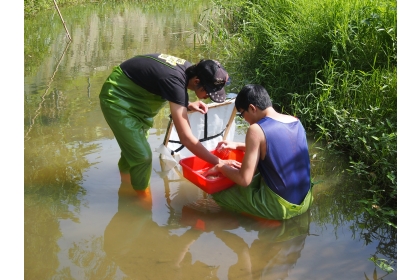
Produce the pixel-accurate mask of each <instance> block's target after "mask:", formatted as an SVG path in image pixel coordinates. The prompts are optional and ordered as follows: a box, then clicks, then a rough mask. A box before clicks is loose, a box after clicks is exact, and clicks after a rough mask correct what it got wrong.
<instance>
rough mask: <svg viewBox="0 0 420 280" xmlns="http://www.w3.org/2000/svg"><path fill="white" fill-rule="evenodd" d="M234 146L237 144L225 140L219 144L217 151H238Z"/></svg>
mask: <svg viewBox="0 0 420 280" xmlns="http://www.w3.org/2000/svg"><path fill="white" fill-rule="evenodd" d="M234 144H235V143H234V142H232V141H228V140H223V141H220V142H219V143H217V146H216V150H217V151H221V150H223V149H231V150H234V149H236V146H235V145H234Z"/></svg>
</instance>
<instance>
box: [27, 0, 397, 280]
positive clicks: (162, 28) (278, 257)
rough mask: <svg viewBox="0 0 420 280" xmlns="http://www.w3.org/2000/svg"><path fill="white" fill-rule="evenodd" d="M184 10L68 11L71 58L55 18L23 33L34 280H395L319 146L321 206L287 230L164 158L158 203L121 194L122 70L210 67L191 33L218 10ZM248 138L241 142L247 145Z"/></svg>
mask: <svg viewBox="0 0 420 280" xmlns="http://www.w3.org/2000/svg"><path fill="white" fill-rule="evenodd" d="M181 3H182V5H177V6H176V7H175V5H174V7H171V8H169V9H168V8H164V7H156V6H155V7H153V6H147V5H146V6H141V5H129V4H125V5H118V6H111V5H110V4H106V3H105V4H99V3H97V4H91V5H85V6H83V7H82V6H78V7H72V8H68V9H62V10H61V12H62V15H63V17H64V18H65V20H66V24H67V27H68V29H69V30H70V32H71V37H72V42H71V43H69V44H68V43H67V41H68V40H67V38H66V34H65V29H64V27H63V25H62V23H61V21H60V18H59V16H58V14H57V13H56V12H54V11H49V12H46V13H43V14H40V15H39V16H37V17H36V18H35V19H33V20H27V21H25V85H24V91H25V92H24V113H25V116H24V117H25V119H24V121H25V125H24V133H25V134H24V135H25V141H24V144H25V151H24V155H25V159H24V168H25V169H24V176H25V177H24V179H25V182H24V183H25V199H24V211H25V212H24V214H25V236H24V240H25V241H24V249H25V255H24V261H25V263H24V271H25V279H366V278H365V277H367V279H374V273H377V275H378V278H379V277H381V276H383V275H385V274H386V273H385V272H383V271H381V270H380V269H376V271H375V265H374V264H373V262H371V261H369V260H368V259H369V258H370V257H371V256H372V255H377V256H378V257H380V258H385V259H387V260H389V261H395V262H396V239H395V238H394V236H393V235H390V233H388V232H387V231H386V230H382V229H381V227H379V228H376V229H375V230H370V228H369V227H368V226H367V225H368V223H367V222H366V221H367V219H366V218H365V217H364V216H363V215H362V214H361V211H360V209H359V206H358V205H357V203H355V200H357V199H359V198H360V197H359V196H358V194H357V187H356V186H355V184H354V183H353V181H352V180H351V178H349V177H348V176H346V175H345V172H344V170H345V165H344V164H342V161H341V159H340V157H337V156H332V155H329V154H327V153H326V152H323V149H324V148H325V147H323V146H322V145H321V144H318V143H317V144H314V141H313V139H312V138H308V141H309V143H310V144H311V145H310V154H311V158H312V163H311V164H312V176H313V179H314V181H315V182H318V183H317V184H316V185H315V187H314V191H315V202H314V205H313V207H311V209H310V211H308V212H307V213H306V214H304V215H302V216H299V217H296V218H293V219H291V220H287V221H277V222H270V223H268V222H266V221H259V220H255V219H251V218H248V217H245V216H241V215H235V214H233V213H229V212H224V211H221V210H220V209H219V208H218V207H217V205H214V204H212V203H211V200H208V199H207V195H206V194H205V193H204V192H203V191H201V190H200V189H199V188H198V187H196V186H195V185H193V184H192V183H191V182H189V181H187V180H185V179H184V178H183V176H182V169H181V168H180V167H179V166H176V167H175V168H173V169H171V170H169V171H167V170H166V167H165V163H164V162H163V161H161V160H160V159H159V157H158V154H157V153H154V158H153V170H154V171H153V174H152V179H151V183H150V190H151V196H150V200H147V199H146V200H144V199H143V200H140V199H139V198H137V197H136V195H135V194H134V192H133V190H132V189H131V187H130V186H128V185H126V184H124V183H121V178H120V175H119V172H118V168H117V161H118V159H119V153H120V150H119V147H118V145H117V143H116V141H115V138H114V137H113V135H112V132H111V131H110V129H109V127H108V126H107V124H106V122H105V120H104V119H103V116H102V113H101V111H100V108H99V103H98V94H99V91H100V88H101V86H102V83H103V82H104V80H105V79H106V77H107V76H108V75H109V73H110V72H111V69H112V67H113V66H115V65H117V64H119V63H120V62H122V61H123V60H125V59H127V58H130V57H132V56H134V55H136V54H142V53H150V52H166V53H169V54H172V55H176V56H179V57H183V58H186V59H187V60H189V61H192V62H196V61H197V60H199V59H200V58H201V57H202V56H203V53H202V51H201V50H200V48H199V45H198V40H197V38H195V39H194V36H193V31H199V30H198V28H199V25H198V24H197V23H198V22H199V21H200V15H201V14H202V12H203V11H204V9H205V5H204V3H206V1H184V2H182V1H181ZM174 12H175V13H176V17H174V16H173V15H174ZM236 86H240V85H236ZM168 112H169V110H168V108H164V109H163V110H162V111H161V112H160V114H159V115H158V117H157V118H156V120H155V126H154V128H153V129H151V131H150V138H149V142H150V144H151V146H152V150H154V149H155V148H156V147H158V146H159V145H160V144H161V143H162V142H163V138H164V136H165V132H166V128H167V124H168V115H169V113H168ZM238 122H239V120H238ZM241 131H243V130H241V129H237V135H236V136H235V138H236V139H237V140H243V139H244V134H243V132H241ZM150 206H151V207H150ZM363 225H365V226H366V227H367V228H364V227H363ZM372 227H373V226H372ZM394 239H395V240H394ZM367 240H370V242H368V241H367ZM394 267H395V268H396V265H394ZM396 275H397V273H396V272H394V273H392V274H390V275H387V276H386V279H396V277H397V276H396Z"/></svg>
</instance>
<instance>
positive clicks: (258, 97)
mask: <svg viewBox="0 0 420 280" xmlns="http://www.w3.org/2000/svg"><path fill="white" fill-rule="evenodd" d="M250 104H252V105H254V106H256V107H258V109H260V110H265V109H266V108H268V107H271V106H273V104H272V103H271V99H270V95H269V94H268V92H267V90H266V89H265V88H264V87H263V86H261V85H257V84H249V85H246V86H244V87H243V88H242V89H241V91H240V92H239V93H238V95H237V96H236V100H235V107H236V110H238V111H239V109H243V110H248V107H249V105H250Z"/></svg>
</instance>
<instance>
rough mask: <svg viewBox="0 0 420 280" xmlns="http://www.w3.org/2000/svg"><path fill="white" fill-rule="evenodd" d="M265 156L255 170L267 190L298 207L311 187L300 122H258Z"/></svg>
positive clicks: (265, 120)
mask: <svg viewBox="0 0 420 280" xmlns="http://www.w3.org/2000/svg"><path fill="white" fill-rule="evenodd" d="M258 125H259V126H260V127H261V129H262V130H263V132H264V134H265V139H266V142H267V153H266V156H265V158H264V160H260V161H259V162H258V170H259V171H260V173H261V176H262V177H263V178H264V180H265V182H266V184H267V186H268V187H269V188H270V189H271V190H272V191H273V192H275V193H276V194H278V195H279V196H281V197H282V198H284V199H286V200H287V201H288V202H291V203H293V204H298V205H299V204H300V203H301V202H302V201H303V199H304V198H305V196H306V194H307V193H308V191H309V188H310V186H311V182H310V161H309V151H308V143H307V141H306V132H305V129H304V128H303V126H302V124H301V122H300V121H299V120H296V121H295V122H292V123H282V122H279V121H276V120H274V119H272V118H269V117H265V118H263V119H261V120H260V121H259V122H258Z"/></svg>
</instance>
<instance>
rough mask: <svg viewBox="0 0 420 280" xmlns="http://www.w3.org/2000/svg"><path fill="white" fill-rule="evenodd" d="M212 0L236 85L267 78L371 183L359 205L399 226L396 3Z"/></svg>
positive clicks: (291, 109)
mask: <svg viewBox="0 0 420 280" xmlns="http://www.w3.org/2000/svg"><path fill="white" fill-rule="evenodd" d="M214 3H215V8H214V12H213V13H212V14H213V15H217V16H216V17H214V18H211V19H208V21H207V25H206V27H207V32H208V34H211V36H209V35H206V36H207V38H208V39H209V40H208V41H207V43H208V44H210V46H211V48H217V49H218V50H219V52H218V54H219V55H220V56H221V57H223V58H221V59H224V60H226V61H229V64H228V66H227V67H228V69H229V73H230V75H231V76H232V81H233V83H232V86H231V87H232V88H235V89H237V90H239V89H240V88H241V87H242V86H243V85H245V84H247V83H258V84H262V85H263V86H264V87H265V88H267V90H268V91H269V93H270V94H271V97H272V99H273V103H274V104H275V105H276V108H277V109H278V110H280V111H282V112H284V113H288V114H292V115H296V116H298V117H299V119H300V120H301V121H302V122H303V123H304V125H305V127H306V128H307V130H308V131H310V132H311V133H314V135H315V139H317V140H321V139H322V140H325V141H326V143H327V146H328V148H330V149H335V150H339V151H343V152H345V154H346V155H347V157H348V161H349V165H350V167H349V169H348V172H350V173H353V174H355V175H357V176H358V178H359V179H360V181H361V183H366V185H367V187H366V197H365V198H364V199H361V200H360V203H361V204H362V206H363V207H364V208H365V209H366V211H367V212H368V213H370V214H372V215H373V216H377V217H378V218H380V219H383V221H384V222H386V223H388V224H390V225H392V226H396V207H397V203H396V202H397V199H396V198H397V149H396V148H397V146H396V143H397V106H396V105H397V57H396V54H397V47H396V46H397V29H396V27H397V25H396V20H397V18H396V1H389V0H358V1H346V0H314V1H309V0H294V1H288V0H254V1H241V0H235V1H229V2H226V1H220V0H215V1H214ZM210 39H211V40H210Z"/></svg>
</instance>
